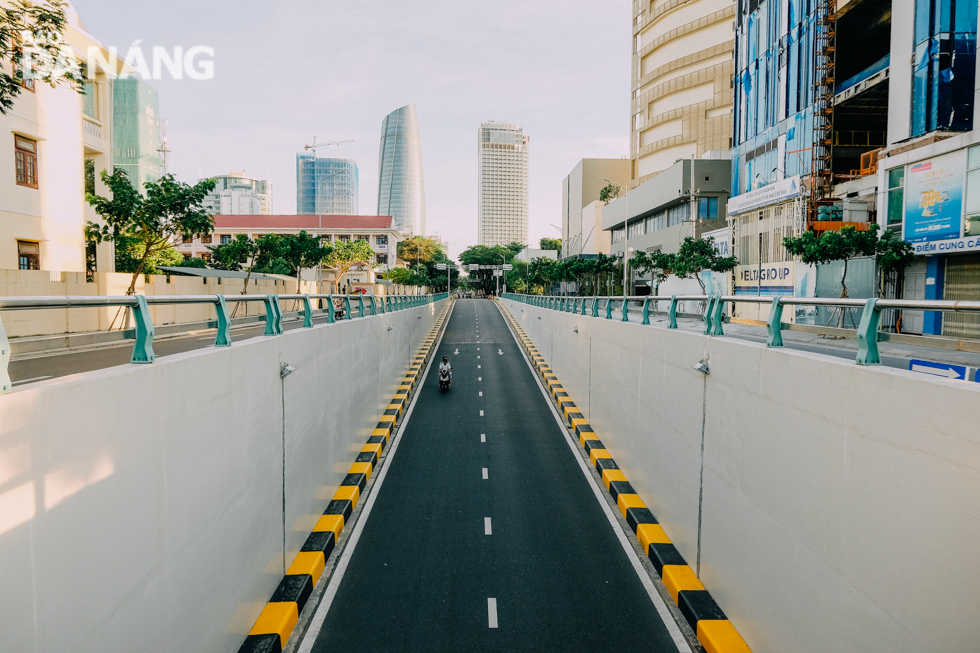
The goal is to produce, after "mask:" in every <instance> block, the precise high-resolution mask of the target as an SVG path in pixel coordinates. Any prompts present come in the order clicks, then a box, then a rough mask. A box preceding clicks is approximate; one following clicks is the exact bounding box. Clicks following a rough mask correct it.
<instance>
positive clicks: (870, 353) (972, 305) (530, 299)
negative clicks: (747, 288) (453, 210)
mask: <svg viewBox="0 0 980 653" xmlns="http://www.w3.org/2000/svg"><path fill="white" fill-rule="evenodd" d="M504 296H505V297H508V298H510V299H514V300H515V301H520V302H523V303H527V304H532V305H536V306H538V307H540V308H551V309H557V310H564V311H565V312H568V311H570V310H571V311H575V310H576V309H577V307H578V304H579V300H582V308H581V313H580V314H581V315H585V314H586V311H585V309H586V304H587V302H588V300H590V299H591V300H592V317H599V303H600V301H602V300H605V301H606V304H605V308H606V316H605V317H606V319H611V318H612V309H613V302H614V301H619V303H620V309H619V310H620V315H621V316H622V321H623V322H627V321H629V311H630V307H629V303H630V302H631V301H641V300H642V302H643V305H642V311H643V321H642V324H644V325H649V324H650V305H651V304H653V303H656V302H661V301H669V302H670V309H669V310H668V315H669V318H670V319H669V322H668V325H667V328H668V329H676V328H677V302H679V301H702V302H706V303H705V308H704V314H703V319H704V323H705V329H704V333H705V335H709V336H723V335H725V332H724V328H723V326H722V322H723V319H722V317H723V315H722V313H723V311H724V307H725V304H726V303H731V304H738V303H749V304H769V305H770V309H769V319H768V321H767V323H766V326H767V328H768V330H769V338H768V340H767V341H766V346H767V347H782V346H783V337H782V333H781V332H782V330H783V327H784V323H783V321H782V315H783V307H784V306H826V307H832V308H841V309H851V308H853V309H861V311H862V313H861V322H860V324H859V326H858V328H857V341H858V350H857V358H856V362H857V363H858V364H859V365H880V364H881V356H880V354H879V352H878V340H879V337H880V335H879V329H878V325H879V324H880V322H881V311H882V310H885V309H896V308H899V309H911V310H926V311H941V312H944V313H945V312H950V313H959V312H971V313H972V312H976V313H980V301H975V300H949V299H879V298H877V297H873V298H870V299H851V298H847V297H840V298H831V297H793V296H789V295H775V296H769V297H763V296H755V297H752V296H745V295H720V294H719V295H671V296H669V297H668V296H664V295H639V296H626V297H624V296H622V295H620V296H618V297H617V296H615V295H608V296H597V295H593V296H591V297H589V296H584V297H583V296H574V295H518V294H515V293H507V294H506V295H504ZM555 300H557V301H555ZM569 300H571V301H569Z"/></svg>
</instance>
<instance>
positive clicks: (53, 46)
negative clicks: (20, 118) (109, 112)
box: [0, 0, 82, 115]
mask: <svg viewBox="0 0 980 653" xmlns="http://www.w3.org/2000/svg"><path fill="white" fill-rule="evenodd" d="M4 4H5V5H6V6H0V61H2V62H4V65H3V66H0V115H3V114H6V113H8V112H9V111H10V110H11V109H13V107H14V99H15V98H16V97H17V96H18V95H20V93H21V91H23V89H24V85H25V84H30V83H34V84H36V83H37V82H42V83H44V84H48V85H49V86H51V87H52V88H54V87H56V86H58V85H59V84H65V85H67V86H69V87H70V88H73V89H74V90H76V91H78V92H79V93H81V92H82V74H81V69H80V67H79V65H78V62H77V60H76V59H75V57H74V56H72V55H71V54H70V53H71V50H70V49H69V45H68V44H67V43H65V42H64V40H63V37H64V33H65V30H66V29H67V28H68V19H67V18H66V17H65V9H66V8H67V7H68V3H67V2H61V1H60V0H48V1H47V2H41V3H34V2H30V1H29V0H14V1H13V2H10V3H4ZM23 34H28V35H29V37H28V38H27V39H23V38H22V35H23ZM11 61H12V62H14V67H13V70H12V72H10V73H8V72H7V71H8V70H10V68H8V66H7V62H11ZM28 61H29V62H30V63H29V65H26V64H27V62H28ZM28 72H29V78H30V79H32V80H33V82H31V81H29V80H28V79H26V78H25V74H26V73H28Z"/></svg>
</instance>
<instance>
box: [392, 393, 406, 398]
mask: <svg viewBox="0 0 980 653" xmlns="http://www.w3.org/2000/svg"><path fill="white" fill-rule="evenodd" d="M393 398H394V399H408V395H407V394H397V395H395V396H394V397H393Z"/></svg>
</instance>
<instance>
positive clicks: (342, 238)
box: [337, 234, 350, 243]
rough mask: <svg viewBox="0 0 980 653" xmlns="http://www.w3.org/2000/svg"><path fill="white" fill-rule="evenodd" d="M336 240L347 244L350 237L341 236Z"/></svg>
mask: <svg viewBox="0 0 980 653" xmlns="http://www.w3.org/2000/svg"><path fill="white" fill-rule="evenodd" d="M337 240H339V241H340V242H342V243H349V242H350V236H348V235H347V234H341V235H340V236H338V237H337Z"/></svg>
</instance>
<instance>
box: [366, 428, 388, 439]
mask: <svg viewBox="0 0 980 653" xmlns="http://www.w3.org/2000/svg"><path fill="white" fill-rule="evenodd" d="M371 435H383V436H384V438H385V440H387V439H388V437H389V436H390V435H391V429H374V432H373V433H371Z"/></svg>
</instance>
